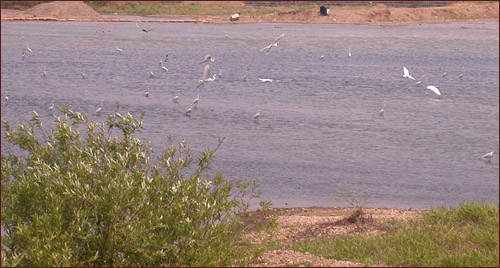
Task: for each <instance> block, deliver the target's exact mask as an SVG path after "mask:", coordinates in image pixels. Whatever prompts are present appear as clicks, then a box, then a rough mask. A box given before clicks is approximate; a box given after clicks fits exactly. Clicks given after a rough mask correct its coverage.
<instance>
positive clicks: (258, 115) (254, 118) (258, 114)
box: [253, 110, 260, 123]
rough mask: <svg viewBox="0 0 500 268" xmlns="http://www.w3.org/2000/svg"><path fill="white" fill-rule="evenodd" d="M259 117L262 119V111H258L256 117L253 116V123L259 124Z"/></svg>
mask: <svg viewBox="0 0 500 268" xmlns="http://www.w3.org/2000/svg"><path fill="white" fill-rule="evenodd" d="M259 117H260V110H258V111H257V112H256V113H255V114H254V115H253V121H254V122H257V123H258V122H259Z"/></svg>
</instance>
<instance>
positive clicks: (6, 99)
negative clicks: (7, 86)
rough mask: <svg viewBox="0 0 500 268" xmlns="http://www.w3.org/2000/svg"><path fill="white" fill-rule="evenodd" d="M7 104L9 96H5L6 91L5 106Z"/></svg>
mask: <svg viewBox="0 0 500 268" xmlns="http://www.w3.org/2000/svg"><path fill="white" fill-rule="evenodd" d="M8 104H9V96H8V95H7V90H6V91H5V105H8Z"/></svg>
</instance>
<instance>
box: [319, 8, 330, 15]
mask: <svg viewBox="0 0 500 268" xmlns="http://www.w3.org/2000/svg"><path fill="white" fill-rule="evenodd" d="M319 13H320V14H321V16H328V13H327V12H326V7H325V6H320V7H319Z"/></svg>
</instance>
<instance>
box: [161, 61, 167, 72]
mask: <svg viewBox="0 0 500 268" xmlns="http://www.w3.org/2000/svg"><path fill="white" fill-rule="evenodd" d="M160 67H161V68H162V69H163V70H164V71H165V72H167V71H168V68H167V67H165V66H164V65H163V61H160Z"/></svg>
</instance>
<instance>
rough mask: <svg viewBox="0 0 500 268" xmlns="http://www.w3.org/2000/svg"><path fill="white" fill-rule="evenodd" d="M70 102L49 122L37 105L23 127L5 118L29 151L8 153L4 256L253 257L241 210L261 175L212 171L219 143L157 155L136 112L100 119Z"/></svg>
mask: <svg viewBox="0 0 500 268" xmlns="http://www.w3.org/2000/svg"><path fill="white" fill-rule="evenodd" d="M60 110H61V112H63V114H64V116H63V118H60V117H54V119H55V123H56V126H55V127H54V128H53V129H50V131H48V132H46V130H45V129H44V128H43V127H42V122H41V120H40V118H39V117H38V115H37V114H36V113H35V112H34V116H33V118H32V119H31V120H30V121H28V122H25V123H23V124H21V125H20V126H19V127H18V128H17V129H13V128H12V127H11V126H10V124H9V123H8V122H4V123H3V126H4V128H5V130H6V139H7V141H8V142H10V143H12V144H15V145H17V146H19V147H20V148H22V149H24V150H26V151H28V152H29V156H28V157H26V158H24V159H21V158H20V157H18V156H14V155H10V154H9V155H2V159H1V161H2V177H1V178H2V181H1V183H2V229H3V231H4V233H3V234H2V266H228V265H233V264H234V263H235V261H234V260H235V259H243V258H242V256H243V253H244V252H243V250H242V249H240V248H239V247H238V246H237V245H236V242H238V240H239V239H240V236H239V233H240V232H239V231H240V230H241V228H242V224H241V220H240V217H239V216H238V215H240V214H241V213H242V212H244V211H245V210H246V209H247V208H248V200H249V199H251V198H253V197H256V196H257V195H258V193H257V192H256V186H257V185H256V183H246V184H244V183H240V182H230V181H228V180H226V179H225V178H224V177H223V176H222V174H220V173H215V174H211V175H210V174H209V172H208V171H209V169H210V163H211V161H212V159H213V156H214V153H215V151H216V150H217V148H218V147H217V148H216V149H215V150H206V151H203V152H202V153H201V156H200V157H199V158H198V159H197V161H194V159H193V157H191V155H190V150H189V149H188V148H187V147H186V142H185V141H182V142H180V143H179V144H178V145H177V146H171V147H169V148H165V149H164V151H163V154H162V156H161V157H160V158H159V159H158V160H157V161H152V157H151V155H152V147H151V145H150V143H147V142H143V141H141V140H139V139H137V138H134V137H133V136H134V133H136V132H137V131H140V130H141V129H142V121H141V120H136V119H134V118H133V116H132V115H130V114H128V113H127V114H126V115H122V114H120V113H115V114H113V115H110V116H109V117H108V119H107V121H106V123H98V122H93V121H89V120H88V119H87V118H86V117H85V116H83V115H82V114H80V113H76V112H73V111H71V110H70V109H69V108H61V109H60ZM114 129H119V131H120V132H119V133H113V130H114ZM169 140H170V141H171V139H169ZM221 144H222V139H221V140H219V146H220V145H221ZM193 166H194V167H193Z"/></svg>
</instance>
